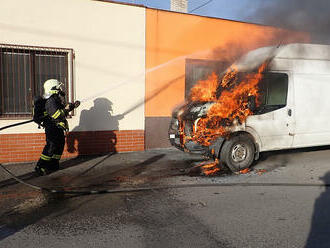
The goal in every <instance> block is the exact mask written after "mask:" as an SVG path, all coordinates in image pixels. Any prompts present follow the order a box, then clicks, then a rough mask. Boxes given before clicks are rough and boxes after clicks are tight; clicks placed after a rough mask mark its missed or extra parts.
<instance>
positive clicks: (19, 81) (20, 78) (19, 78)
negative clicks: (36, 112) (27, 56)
mask: <svg viewBox="0 0 330 248" xmlns="http://www.w3.org/2000/svg"><path fill="white" fill-rule="evenodd" d="M15 58H16V59H17V74H16V75H17V82H16V83H17V89H18V94H17V95H18V106H17V110H16V109H15V112H17V111H18V112H19V113H22V112H23V111H22V110H21V106H22V105H21V104H22V102H21V98H22V97H23V96H22V92H21V84H22V82H21V81H22V77H21V59H20V51H19V50H17V55H15ZM15 62H16V61H15ZM14 96H15V97H14V99H15V104H16V95H15V92H14Z"/></svg>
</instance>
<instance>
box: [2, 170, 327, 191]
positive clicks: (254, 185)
mask: <svg viewBox="0 0 330 248" xmlns="http://www.w3.org/2000/svg"><path fill="white" fill-rule="evenodd" d="M0 167H1V168H2V169H3V170H4V171H6V172H7V173H8V174H9V175H10V176H11V177H12V178H13V179H15V180H16V181H17V182H19V183H21V184H24V185H26V186H28V187H30V188H32V189H34V190H38V191H41V192H47V193H52V194H56V193H58V194H66V195H92V194H106V193H108V194H109V193H132V192H143V191H157V190H169V189H180V188H181V189H183V188H205V187H237V186H238V187H260V186H263V187H264V186H270V187H278V186H284V187H330V184H329V183H206V184H174V185H164V186H147V187H133V188H122V189H103V190H65V189H52V188H47V187H42V186H37V185H34V184H31V183H27V182H25V181H23V180H21V179H19V178H18V177H17V176H15V175H14V174H13V173H12V172H11V171H9V170H8V169H7V168H6V167H4V166H3V165H2V164H0ZM63 188H64V187H63ZM76 188H77V189H79V188H81V187H76Z"/></svg>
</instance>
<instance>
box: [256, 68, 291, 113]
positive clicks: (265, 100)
mask: <svg viewBox="0 0 330 248" xmlns="http://www.w3.org/2000/svg"><path fill="white" fill-rule="evenodd" d="M263 75H264V76H263V79H262V80H261V82H260V83H259V93H260V100H261V105H260V106H259V107H258V109H256V111H255V112H256V114H263V113H267V112H271V111H274V110H276V109H280V108H283V107H285V106H286V103H287V95H288V75H287V74H285V73H277V72H266V73H264V74H263Z"/></svg>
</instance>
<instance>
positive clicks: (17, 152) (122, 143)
mask: <svg viewBox="0 0 330 248" xmlns="http://www.w3.org/2000/svg"><path fill="white" fill-rule="evenodd" d="M44 145H45V134H42V133H33V134H2V135H0V163H6V162H30V161H37V160H38V159H39V156H40V153H41V152H42V149H43V147H44ZM143 150H144V130H124V131H88V132H71V133H69V134H68V136H67V137H66V144H65V148H64V153H63V156H62V158H69V157H76V156H78V155H99V154H107V153H109V152H114V151H116V152H128V151H143Z"/></svg>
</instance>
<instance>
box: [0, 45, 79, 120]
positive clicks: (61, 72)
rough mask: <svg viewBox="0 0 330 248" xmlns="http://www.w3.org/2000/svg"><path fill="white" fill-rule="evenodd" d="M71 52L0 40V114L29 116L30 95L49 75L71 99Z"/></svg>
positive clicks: (39, 91)
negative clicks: (1, 41) (6, 42)
mask: <svg viewBox="0 0 330 248" xmlns="http://www.w3.org/2000/svg"><path fill="white" fill-rule="evenodd" d="M72 55H73V51H72V49H60V48H48V47H32V46H18V45H4V44H0V89H1V91H0V103H1V106H0V117H2V118H6V117H20V116H21V117H23V116H31V115H32V106H33V99H34V97H35V96H40V95H42V94H43V87H42V86H43V83H44V82H45V81H46V80H47V79H50V78H54V79H57V80H59V81H61V82H62V83H63V84H64V87H65V89H66V91H67V98H68V99H70V98H71V96H72V78H71V77H72V63H70V62H72ZM68 99H67V100H68Z"/></svg>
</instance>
